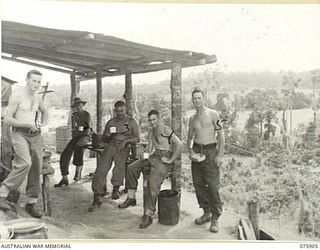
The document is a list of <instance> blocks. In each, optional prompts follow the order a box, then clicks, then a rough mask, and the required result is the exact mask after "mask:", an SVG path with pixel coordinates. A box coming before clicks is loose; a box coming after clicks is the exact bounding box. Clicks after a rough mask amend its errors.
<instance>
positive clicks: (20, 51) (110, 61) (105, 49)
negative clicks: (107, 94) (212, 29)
mask: <svg viewBox="0 0 320 250" xmlns="http://www.w3.org/2000/svg"><path fill="white" fill-rule="evenodd" d="M2 59H6V60H10V61H14V62H18V63H24V64H29V65H33V66H36V67H41V68H45V69H50V70H54V71H57V72H62V73H66V74H69V75H70V82H71V85H70V87H71V96H70V102H71V101H72V99H73V98H74V97H75V96H77V95H78V93H79V90H80V85H81V84H80V83H81V81H83V80H89V79H96V97H97V98H96V112H97V128H96V130H97V133H102V98H103V96H102V78H103V77H108V76H119V75H125V83H124V85H125V91H124V98H125V100H126V105H127V111H128V114H129V115H132V114H133V96H132V92H133V85H132V74H140V73H148V72H154V71H160V70H168V69H169V70H171V81H170V89H171V116H172V124H171V126H172V128H173V130H174V131H175V133H176V134H177V135H178V136H179V137H181V125H182V105H181V102H182V88H181V87H182V86H181V84H182V83H181V73H182V68H186V67H193V66H198V65H204V64H209V63H214V62H216V60H217V59H216V56H215V55H206V54H203V53H196V52H192V51H181V50H172V49H164V48H159V47H154V46H149V45H145V44H140V43H135V42H130V41H127V40H124V39H120V38H117V37H113V36H106V35H103V34H97V33H92V32H86V31H73V30H58V29H51V28H43V27H38V26H33V25H28V24H23V23H17V22H10V21H2ZM49 64H50V65H49ZM175 164H176V165H177V166H176V169H177V170H178V171H177V173H176V175H175V176H176V177H178V176H180V171H181V162H177V163H175ZM177 179H178V178H177ZM172 185H173V188H174V189H180V184H179V183H177V182H176V178H173V182H172Z"/></svg>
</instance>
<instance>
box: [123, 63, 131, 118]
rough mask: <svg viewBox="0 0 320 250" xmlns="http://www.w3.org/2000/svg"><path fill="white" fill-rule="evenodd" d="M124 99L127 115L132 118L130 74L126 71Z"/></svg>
mask: <svg viewBox="0 0 320 250" xmlns="http://www.w3.org/2000/svg"><path fill="white" fill-rule="evenodd" d="M123 96H124V99H125V100H126V110H127V115H129V116H131V117H132V116H133V94H132V73H131V71H130V70H128V69H127V70H126V74H125V92H124V95H123Z"/></svg>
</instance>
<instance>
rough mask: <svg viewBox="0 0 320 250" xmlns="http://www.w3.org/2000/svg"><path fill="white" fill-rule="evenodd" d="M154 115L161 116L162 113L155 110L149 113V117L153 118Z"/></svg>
mask: <svg viewBox="0 0 320 250" xmlns="http://www.w3.org/2000/svg"><path fill="white" fill-rule="evenodd" d="M152 115H156V116H159V115H160V113H159V111H158V110H155V109H153V110H151V111H149V113H148V117H150V116H152Z"/></svg>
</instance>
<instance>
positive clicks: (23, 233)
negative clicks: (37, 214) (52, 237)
mask: <svg viewBox="0 0 320 250" xmlns="http://www.w3.org/2000/svg"><path fill="white" fill-rule="evenodd" d="M3 225H5V226H6V227H8V228H10V229H11V230H12V233H13V237H12V239H48V235H47V229H46V228H45V224H44V222H43V221H42V220H39V219H36V218H23V219H15V220H9V221H5V222H3Z"/></svg>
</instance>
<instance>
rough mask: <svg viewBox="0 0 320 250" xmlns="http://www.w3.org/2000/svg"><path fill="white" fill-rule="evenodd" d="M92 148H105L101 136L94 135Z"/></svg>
mask: <svg viewBox="0 0 320 250" xmlns="http://www.w3.org/2000/svg"><path fill="white" fill-rule="evenodd" d="M92 147H94V148H103V147H104V143H103V141H102V135H101V134H92Z"/></svg>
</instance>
